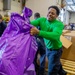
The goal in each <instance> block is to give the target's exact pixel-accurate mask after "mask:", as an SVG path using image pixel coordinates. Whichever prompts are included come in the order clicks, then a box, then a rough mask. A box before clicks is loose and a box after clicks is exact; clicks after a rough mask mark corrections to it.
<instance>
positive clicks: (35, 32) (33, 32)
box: [30, 27, 39, 35]
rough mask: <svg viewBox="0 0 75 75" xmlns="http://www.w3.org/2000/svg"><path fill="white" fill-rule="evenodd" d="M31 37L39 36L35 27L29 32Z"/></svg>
mask: <svg viewBox="0 0 75 75" xmlns="http://www.w3.org/2000/svg"><path fill="white" fill-rule="evenodd" d="M30 34H31V35H37V34H39V30H38V29H37V28H36V27H32V28H31V30H30Z"/></svg>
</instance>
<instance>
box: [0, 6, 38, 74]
mask: <svg viewBox="0 0 75 75" xmlns="http://www.w3.org/2000/svg"><path fill="white" fill-rule="evenodd" d="M31 15H32V11H31V10H30V9H28V8H26V7H25V8H24V10H23V16H20V15H19V14H17V13H13V14H12V15H11V19H10V22H9V23H8V27H7V28H6V30H5V31H4V33H3V35H2V37H1V38H0V75H35V69H34V65H33V60H34V57H35V53H36V51H37V44H36V41H35V38H34V37H33V36H31V35H30V32H29V31H30V28H31V27H32V25H30V24H29V22H30V21H29V17H30V16H31Z"/></svg>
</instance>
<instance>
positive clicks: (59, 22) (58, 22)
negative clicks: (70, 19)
mask: <svg viewBox="0 0 75 75" xmlns="http://www.w3.org/2000/svg"><path fill="white" fill-rule="evenodd" d="M56 22H57V24H61V25H64V24H63V22H61V21H59V20H56Z"/></svg>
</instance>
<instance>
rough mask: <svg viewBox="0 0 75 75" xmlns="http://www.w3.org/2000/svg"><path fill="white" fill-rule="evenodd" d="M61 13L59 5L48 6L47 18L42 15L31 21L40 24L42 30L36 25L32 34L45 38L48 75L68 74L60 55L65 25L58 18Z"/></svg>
mask: <svg viewBox="0 0 75 75" xmlns="http://www.w3.org/2000/svg"><path fill="white" fill-rule="evenodd" d="M59 13H60V11H59V8H58V7H57V6H50V7H49V8H48V14H47V18H44V17H41V18H39V19H37V20H33V21H32V22H31V24H32V25H34V26H38V25H39V26H40V28H41V30H38V29H37V28H36V27H33V28H31V30H30V34H31V35H38V36H41V37H43V38H44V41H45V45H46V48H47V50H46V54H47V57H48V75H66V72H65V71H64V70H63V68H62V65H61V63H60V57H61V55H62V42H61V41H60V36H61V34H62V31H63V28H64V25H63V23H62V22H60V21H58V20H57V19H56V18H57V17H58V16H59Z"/></svg>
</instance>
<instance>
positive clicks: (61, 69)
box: [58, 63, 67, 75]
mask: <svg viewBox="0 0 75 75" xmlns="http://www.w3.org/2000/svg"><path fill="white" fill-rule="evenodd" d="M58 75H67V72H66V71H65V70H64V69H63V68H62V65H61V63H60V69H59V72H58Z"/></svg>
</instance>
